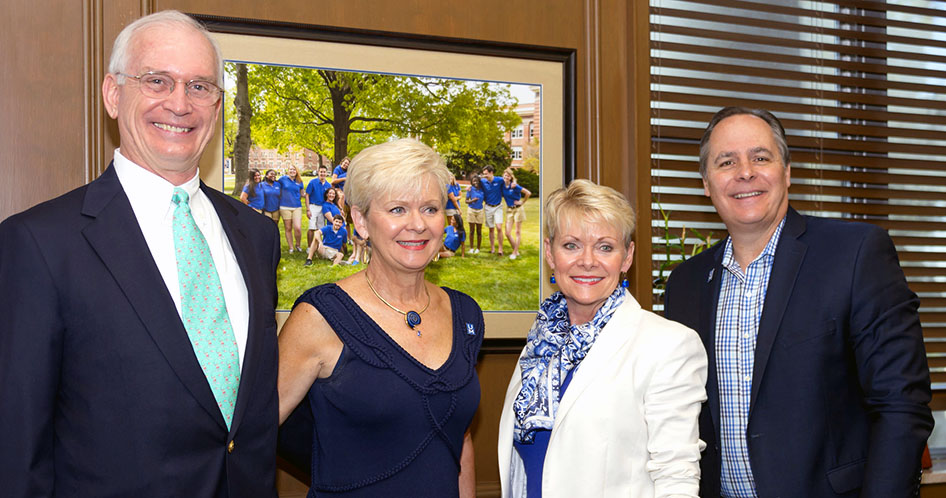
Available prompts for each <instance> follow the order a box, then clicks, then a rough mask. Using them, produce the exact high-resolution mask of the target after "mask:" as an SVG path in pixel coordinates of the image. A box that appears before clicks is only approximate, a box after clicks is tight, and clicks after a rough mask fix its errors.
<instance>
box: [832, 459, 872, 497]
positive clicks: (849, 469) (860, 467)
mask: <svg viewBox="0 0 946 498" xmlns="http://www.w3.org/2000/svg"><path fill="white" fill-rule="evenodd" d="M866 464H867V459H866V458H861V459H860V460H855V461H854V462H851V463H846V464H844V465H841V466H840V467H835V468H833V469H831V470H829V471H828V473H827V476H828V483H829V484H831V489H833V490H834V492H835V493H838V494H841V493H848V492H850V491H853V490H855V489H857V488H859V487H861V484H863V482H864V466H865V465H866Z"/></svg>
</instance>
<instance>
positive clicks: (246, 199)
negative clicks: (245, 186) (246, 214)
mask: <svg viewBox="0 0 946 498" xmlns="http://www.w3.org/2000/svg"><path fill="white" fill-rule="evenodd" d="M240 202H242V203H243V204H246V205H247V206H249V205H250V199H249V196H248V195H247V194H246V190H244V191H243V192H240Z"/></svg>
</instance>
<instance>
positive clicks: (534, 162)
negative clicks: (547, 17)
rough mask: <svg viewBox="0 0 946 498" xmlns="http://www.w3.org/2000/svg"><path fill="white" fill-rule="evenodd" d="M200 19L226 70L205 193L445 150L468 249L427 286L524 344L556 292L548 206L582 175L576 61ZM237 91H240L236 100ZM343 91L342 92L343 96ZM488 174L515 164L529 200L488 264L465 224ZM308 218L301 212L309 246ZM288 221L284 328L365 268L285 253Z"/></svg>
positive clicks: (554, 54) (542, 50)
mask: <svg viewBox="0 0 946 498" xmlns="http://www.w3.org/2000/svg"><path fill="white" fill-rule="evenodd" d="M195 17H196V18H198V19H199V20H200V21H202V22H204V23H205V24H206V25H207V27H208V28H209V29H210V30H211V31H212V32H213V34H214V37H215V39H216V40H217V42H218V43H219V45H220V48H221V50H222V52H223V57H224V60H225V71H226V73H227V76H226V85H225V86H226V92H227V93H226V96H225V103H224V106H223V110H222V114H223V116H222V120H223V126H221V127H218V132H217V135H216V136H215V137H214V140H215V142H214V143H212V144H211V146H210V147H208V148H207V152H206V153H205V154H204V157H203V158H202V162H201V167H200V171H201V177H202V179H203V180H204V181H205V182H206V183H207V184H208V185H211V186H213V187H215V188H218V189H220V190H221V191H224V192H226V193H228V194H231V195H234V196H235V197H239V196H240V190H241V188H242V187H241V186H242V185H243V184H244V183H245V182H246V181H247V180H246V178H247V167H249V168H253V169H258V170H259V171H260V173H261V176H262V177H263V178H264V181H265V174H266V172H268V171H269V170H274V171H275V174H276V175H277V176H278V177H282V176H283V175H286V174H287V173H288V172H289V171H290V166H291V167H292V169H293V170H296V171H298V172H299V173H300V174H301V175H302V182H303V184H304V185H305V184H308V183H309V182H312V181H318V178H319V177H318V170H319V168H320V167H324V168H325V170H326V172H325V173H324V174H325V175H326V176H327V177H329V178H328V180H329V181H330V180H331V178H330V177H331V175H332V172H333V170H335V168H336V167H338V166H339V163H340V162H341V160H342V157H344V156H352V157H353V156H354V155H356V154H357V152H358V151H359V150H360V149H362V148H364V147H367V146H369V145H371V144H372V143H378V142H379V141H385V140H390V139H394V138H402V137H406V136H411V137H415V138H419V139H420V140H422V141H424V142H425V143H428V144H429V145H431V146H432V147H434V148H435V149H436V150H437V151H438V152H440V153H441V155H442V156H443V157H444V159H445V161H446V162H447V165H448V167H450V168H451V170H452V171H453V172H454V173H455V174H456V175H457V180H458V185H457V186H458V187H459V188H460V190H461V194H460V195H459V196H457V197H459V200H460V205H459V206H458V207H459V209H458V210H457V211H458V213H459V214H460V217H461V218H462V220H460V219H459V218H458V220H459V221H460V223H461V225H462V226H463V228H464V229H463V230H462V232H465V238H466V242H465V243H463V244H461V245H462V246H463V250H462V251H461V250H457V251H456V254H455V256H454V257H448V258H441V259H439V260H438V261H434V262H432V263H431V264H430V266H429V267H428V269H427V278H428V279H429V280H431V281H432V282H434V283H437V284H438V285H445V286H448V287H452V288H455V289H457V290H459V291H462V292H465V293H467V294H469V295H470V296H472V297H473V298H474V299H476V300H477V302H479V303H480V305H481V306H482V308H483V311H484V312H485V317H486V337H487V338H489V339H497V340H498V339H520V338H524V337H525V335H526V333H527V332H528V329H529V327H530V325H531V323H532V320H533V319H534V316H535V310H537V309H538V305H539V303H540V302H541V301H542V300H543V299H545V298H546V297H547V296H548V295H549V294H550V293H551V292H553V289H552V287H551V286H550V285H549V284H548V268H547V267H546V265H545V263H544V250H545V248H544V244H543V236H542V228H541V227H542V222H543V214H542V204H543V201H544V198H545V195H546V193H548V192H551V191H552V190H554V189H556V188H558V187H560V186H562V185H563V184H565V183H566V182H567V181H569V180H571V179H572V178H573V177H574V171H575V157H576V156H575V129H574V121H575V120H574V109H575V95H574V92H575V69H574V62H575V61H574V51H571V50H566V49H555V48H548V47H534V46H521V45H508V44H497V43H488V42H478V41H470V40H457V39H445V38H431V37H419V36H415V35H403V34H395V33H381V32H368V31H356V30H343V29H339V28H327V27H321V26H309V25H299V24H287V23H272V22H266V21H253V20H239V19H231V18H217V17H209V16H195ZM241 71H242V75H241V74H240V72H241ZM241 78H242V80H241ZM238 81H242V82H243V83H244V84H245V86H244V87H243V89H242V90H240V89H238V88H237V87H238V85H237V82H238ZM247 81H249V83H248V84H246V83H245V82H247ZM247 88H248V90H247ZM340 89H343V90H344V89H347V92H348V93H346V94H344V95H341V96H340V95H339V93H344V92H342V91H340ZM238 91H241V92H243V95H244V96H245V95H246V94H247V93H248V94H249V99H250V100H251V101H252V108H253V109H254V111H253V118H251V119H255V120H256V121H253V122H252V123H253V125H252V130H253V131H252V134H253V137H252V148H251V152H250V159H249V163H247V162H246V161H241V162H240V164H241V166H237V164H235V161H234V153H233V150H234V146H233V142H234V137H235V136H236V134H237V133H238V131H239V123H238V118H237V116H238V115H239V113H238V112H237V111H236V108H235V101H236V92H238ZM332 99H334V100H335V101H334V102H332ZM359 99H362V100H363V104H361V103H359ZM333 104H334V107H333ZM242 105H246V103H245V100H244V101H243V104H242ZM333 109H334V114H333ZM432 117H436V118H437V119H432ZM341 122H344V124H338V123H341ZM245 128H246V127H244V129H245ZM244 133H245V131H244ZM484 136H486V137H487V138H488V140H487V139H483V138H482V137H484ZM471 137H475V138H477V139H478V140H479V142H477V141H476V140H474V138H471ZM484 140H486V141H484ZM244 143H245V139H244ZM487 164H488V165H491V166H493V169H494V170H495V173H494V174H495V176H496V177H502V176H503V173H504V170H505V167H507V166H508V167H510V172H511V174H512V175H513V176H516V182H517V183H518V184H519V185H521V186H523V187H525V188H526V189H527V190H529V191H530V194H531V197H530V198H529V199H528V201H527V202H526V203H525V204H524V206H523V208H524V214H525V217H524V218H525V219H524V220H516V219H513V218H514V217H510V216H509V212H508V210H507V212H506V213H504V214H503V216H502V221H503V223H502V225H503V226H506V225H508V228H509V230H508V231H509V233H510V234H511V236H513V237H517V238H518V239H519V240H521V242H520V250H519V255H518V257H517V258H510V255H511V251H512V247H511V241H510V240H508V238H507V237H506V235H505V233H504V234H503V237H502V239H503V244H504V246H503V248H504V251H503V253H504V254H503V256H501V257H500V256H499V254H498V252H499V251H494V252H493V253H490V247H491V245H490V240H489V239H490V234H489V228H488V227H487V226H486V225H485V224H484V225H483V226H482V227H475V226H474V225H471V224H469V220H467V218H468V216H467V212H468V211H467V207H468V204H467V202H465V201H466V199H465V197H466V195H465V194H466V192H467V191H468V190H469V189H470V188H471V186H470V185H471V183H472V181H473V180H472V177H473V176H477V175H479V174H482V173H483V169H484V166H485V165H487ZM238 168H242V169H243V171H242V174H239V173H240V172H239V171H237V169H238ZM320 184H322V185H324V184H325V183H324V181H323V182H322V183H320ZM303 204H304V201H303ZM503 205H504V206H503V207H504V208H505V203H503ZM309 214H310V213H309V212H308V211H307V209H306V208H303V216H302V221H301V239H302V243H304V244H308V237H307V236H309V235H310V232H309V230H308V229H309V228H310V227H309V221H310V220H309V217H308V215H309ZM284 218H285V221H284V220H283V219H280V220H279V221H277V224H278V225H279V226H280V236H281V237H282V241H281V244H282V250H283V253H282V260H281V263H280V269H279V274H278V275H277V281H278V286H279V293H280V301H279V306H278V315H280V321H283V320H285V318H286V316H288V311H289V309H290V308H291V306H292V303H293V302H294V300H295V299H296V297H298V296H299V295H300V294H301V293H302V292H303V291H305V290H306V289H308V288H310V287H313V286H315V285H319V284H322V283H326V282H332V281H336V280H338V279H340V278H342V277H344V276H346V275H349V274H351V273H354V272H356V271H358V270H360V269H363V268H364V262H363V261H358V263H357V264H355V263H354V261H357V260H353V264H349V265H339V266H338V267H334V266H331V262H330V261H327V260H318V259H317V258H318V256H316V258H315V259H314V260H313V264H311V265H309V266H306V265H305V260H306V254H304V253H303V252H299V251H295V252H289V251H290V249H293V248H292V247H291V246H290V244H291V243H292V244H299V242H296V241H297V240H298V239H295V238H294V237H293V236H291V237H286V236H285V235H286V228H287V227H288V228H289V230H290V231H292V230H294V227H293V224H292V222H291V220H290V218H291V216H288V217H285V216H284ZM313 218H315V216H313ZM510 222H511V223H510ZM453 224H454V225H456V222H454V223H453ZM496 229H497V230H502V228H500V227H499V226H497V227H496ZM454 230H455V231H456V229H454ZM477 231H479V232H480V237H476V233H474V232H477ZM495 236H496V238H497V239H498V238H499V236H498V232H497V233H496V235H495ZM477 242H479V243H478V244H477ZM475 249H478V250H475ZM351 251H352V249H349V252H351ZM356 254H357V253H355V254H351V256H349V254H346V257H348V259H349V260H352V259H353V257H354V256H355V255H356Z"/></svg>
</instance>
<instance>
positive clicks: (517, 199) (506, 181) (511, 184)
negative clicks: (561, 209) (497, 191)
mask: <svg viewBox="0 0 946 498" xmlns="http://www.w3.org/2000/svg"><path fill="white" fill-rule="evenodd" d="M531 195H532V192H529V190H528V189H525V188H522V186H521V185H519V184H518V183H516V175H515V174H514V173H513V172H512V168H506V171H503V199H504V200H505V201H506V238H507V239H509V245H511V246H512V254H510V255H509V259H516V258H518V257H519V244H521V243H522V222H523V221H525V220H526V210H525V209H524V208H523V207H522V205H523V204H525V203H526V201H527V200H529V197H530V196H531ZM513 226H515V230H516V236H515V237H513V234H512V230H513Z"/></svg>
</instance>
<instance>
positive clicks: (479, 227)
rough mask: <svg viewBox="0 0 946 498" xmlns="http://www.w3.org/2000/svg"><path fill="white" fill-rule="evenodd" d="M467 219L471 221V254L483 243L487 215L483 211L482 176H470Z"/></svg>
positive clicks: (478, 249) (477, 250)
mask: <svg viewBox="0 0 946 498" xmlns="http://www.w3.org/2000/svg"><path fill="white" fill-rule="evenodd" d="M466 219H467V221H468V222H469V223H470V238H469V243H470V254H477V253H479V252H480V246H481V245H482V244H483V221H484V220H485V219H486V216H485V215H484V213H483V188H482V186H481V185H480V178H479V177H478V176H476V175H473V176H472V177H470V188H468V189H466ZM474 238H476V247H475V248H474V247H473V239H474Z"/></svg>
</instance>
